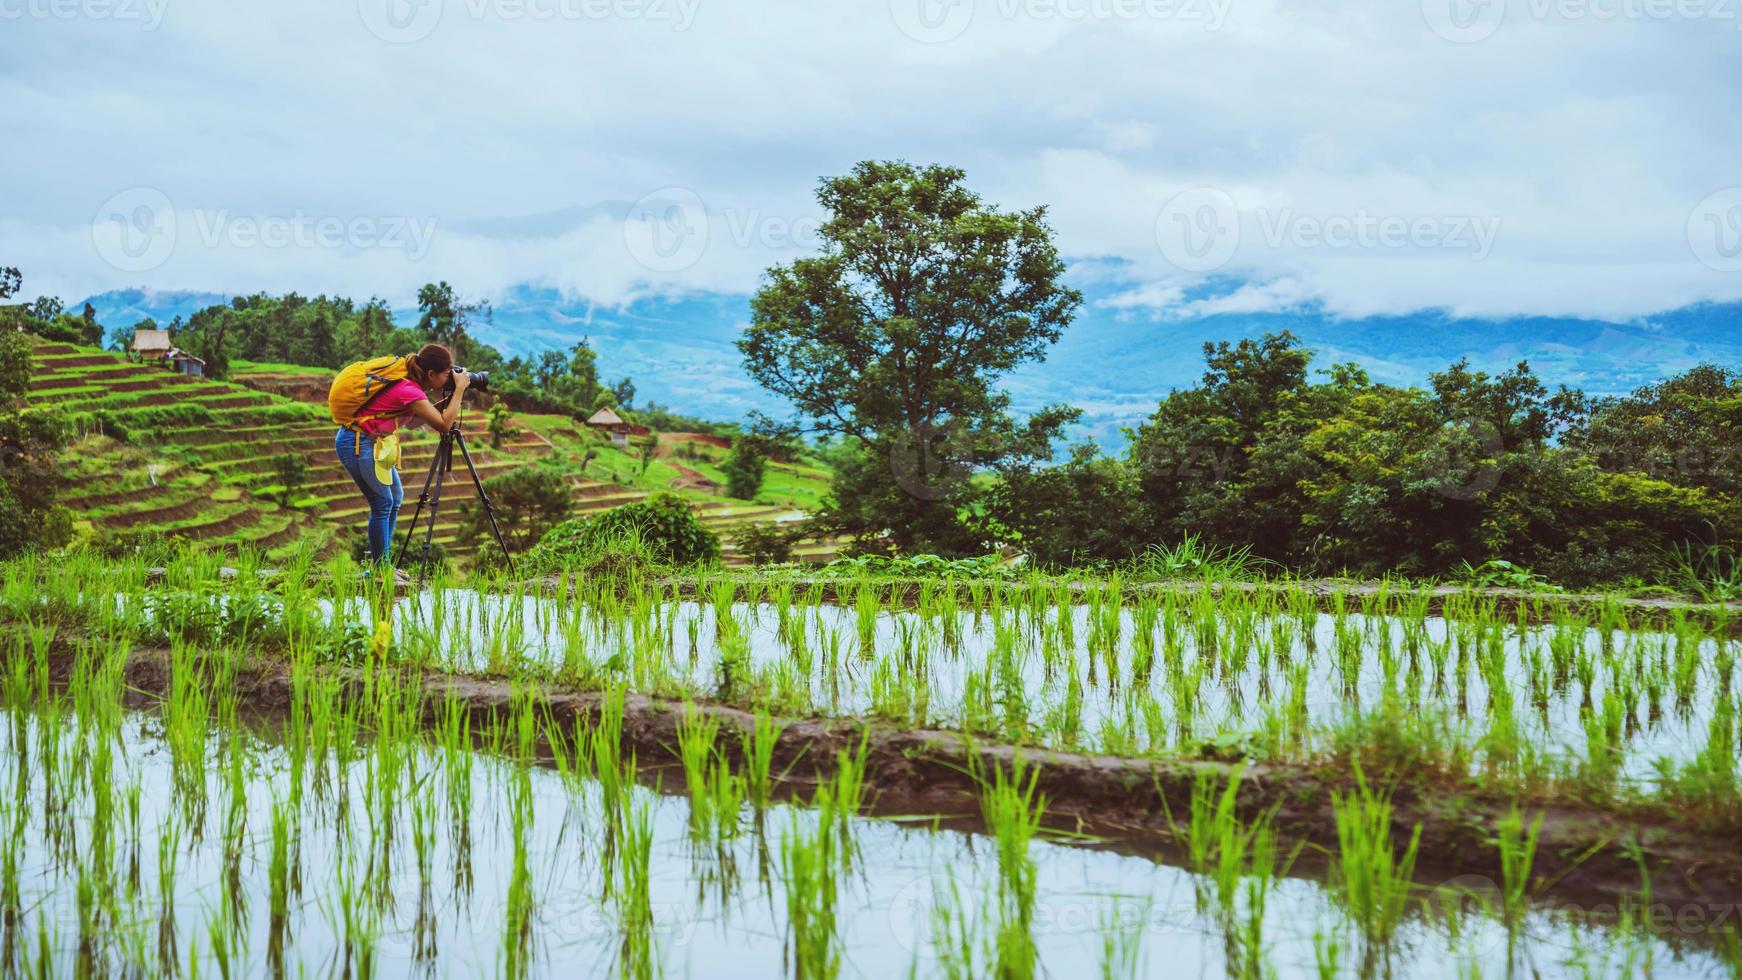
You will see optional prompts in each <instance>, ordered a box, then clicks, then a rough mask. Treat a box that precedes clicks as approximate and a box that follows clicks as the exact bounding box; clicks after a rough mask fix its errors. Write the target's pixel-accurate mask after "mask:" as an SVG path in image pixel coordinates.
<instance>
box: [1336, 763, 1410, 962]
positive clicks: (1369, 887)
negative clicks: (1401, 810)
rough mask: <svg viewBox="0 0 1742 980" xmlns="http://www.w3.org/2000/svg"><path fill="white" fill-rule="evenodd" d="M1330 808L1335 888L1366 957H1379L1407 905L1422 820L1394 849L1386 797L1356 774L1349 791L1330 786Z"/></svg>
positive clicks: (1387, 950)
mask: <svg viewBox="0 0 1742 980" xmlns="http://www.w3.org/2000/svg"><path fill="white" fill-rule="evenodd" d="M1331 809H1332V812H1333V813H1334V815H1335V818H1336V824H1337V854H1336V857H1335V859H1334V864H1333V865H1332V881H1333V883H1334V886H1335V894H1336V895H1337V897H1338V899H1339V901H1341V902H1342V904H1343V907H1344V908H1345V909H1346V910H1347V911H1348V913H1349V916H1350V918H1351V919H1352V920H1353V921H1354V923H1355V925H1356V927H1357V928H1358V929H1360V931H1361V936H1362V938H1363V940H1365V942H1366V948H1367V955H1368V958H1369V960H1370V961H1371V960H1376V959H1382V958H1383V957H1384V956H1385V955H1386V954H1387V953H1388V952H1389V948H1390V945H1391V942H1392V939H1393V937H1394V936H1395V935H1396V933H1397V927H1398V925H1399V924H1401V923H1402V921H1403V916H1404V913H1405V911H1406V910H1407V909H1408V906H1409V900H1410V889H1411V880H1412V879H1413V877H1414V875H1415V859H1416V849H1417V847H1418V846H1419V844H1420V842H1421V826H1420V825H1419V824H1418V825H1416V828H1415V830H1414V832H1413V833H1412V834H1411V835H1410V839H1409V843H1408V844H1406V845H1404V847H1403V849H1402V851H1401V852H1400V851H1398V850H1397V849H1396V848H1395V847H1394V845H1393V843H1392V839H1391V801H1390V799H1389V798H1387V797H1385V796H1382V795H1377V794H1375V793H1373V792H1372V791H1371V790H1370V789H1369V788H1368V786H1367V784H1366V781H1365V780H1362V779H1359V778H1358V779H1357V782H1356V789H1355V792H1353V793H1347V794H1345V793H1340V792H1337V791H1332V793H1331Z"/></svg>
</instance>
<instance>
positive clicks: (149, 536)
mask: <svg viewBox="0 0 1742 980" xmlns="http://www.w3.org/2000/svg"><path fill="white" fill-rule="evenodd" d="M86 546H87V547H89V548H90V549H91V550H93V551H95V552H97V553H98V554H100V555H102V556H103V557H105V558H110V559H116V560H120V559H127V558H138V559H140V560H141V561H143V562H145V563H146V564H147V565H168V564H170V563H171V562H173V561H175V560H176V559H178V558H180V557H182V555H183V554H184V553H185V552H186V551H187V550H188V549H189V548H191V547H193V542H191V541H189V540H188V539H187V538H186V537H185V536H183V535H180V534H176V533H174V532H164V531H160V530H158V529H156V528H148V527H130V528H122V529H119V530H109V529H103V530H100V531H98V532H97V534H96V536H95V537H93V538H92V539H91V540H90V541H89V542H88V544H87V545H86Z"/></svg>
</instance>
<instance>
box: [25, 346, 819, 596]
mask: <svg viewBox="0 0 1742 980" xmlns="http://www.w3.org/2000/svg"><path fill="white" fill-rule="evenodd" d="M31 367H32V375H31V382H30V389H29V400H30V402H31V403H33V404H38V405H52V406H55V407H57V408H60V409H63V410H66V411H69V412H73V413H88V414H87V416H86V421H85V423H84V424H85V425H86V426H87V427H94V431H91V432H86V433H83V434H82V435H81V436H80V438H78V439H76V440H75V442H74V444H73V445H72V446H71V447H70V448H69V451H68V452H67V453H66V454H65V457H66V460H65V462H66V473H67V476H68V485H67V487H66V488H65V492H63V494H62V495H61V500H62V502H63V503H65V504H67V505H68V506H69V507H71V508H72V509H73V511H74V513H75V516H76V523H77V526H78V528H79V530H80V532H81V533H82V534H85V535H97V534H108V535H123V536H133V537H135V538H140V537H143V538H163V539H170V538H180V539H183V540H186V541H191V542H196V543H197V544H199V545H200V546H201V547H205V548H209V549H213V550H222V551H224V552H227V553H234V552H237V551H239V550H241V549H244V548H246V549H251V550H255V551H262V552H266V553H267V554H269V555H270V556H272V557H273V558H275V559H282V558H288V557H289V556H291V555H293V554H295V553H296V552H298V551H300V550H303V549H306V548H311V547H312V548H315V549H316V550H317V551H324V552H325V553H326V554H344V553H346V552H347V551H348V550H349V544H350V543H351V542H352V541H353V540H355V539H356V538H360V537H361V535H362V529H363V526H364V525H365V524H366V523H367V521H368V504H367V502H366V501H365V500H364V499H363V497H362V495H361V494H360V493H359V492H358V491H357V487H356V485H355V484H354V483H353V482H352V480H351V478H350V477H349V476H348V475H347V474H346V473H345V472H344V471H343V470H341V469H339V468H338V467H337V465H336V464H335V463H334V458H333V426H332V424H331V422H330V421H329V419H328V417H327V411H326V408H325V396H326V387H327V385H328V384H329V383H330V380H331V377H332V374H333V372H331V371H326V370H323V369H319V368H304V367H297V366H293V365H271V364H253V363H250V362H246V361H242V362H238V363H237V364H236V365H234V367H235V372H234V378H235V379H236V382H237V383H229V382H218V381H212V380H208V379H205V378H196V377H188V376H185V375H181V374H177V373H174V372H171V371H168V370H165V369H163V368H161V367H159V366H156V365H152V364H146V363H141V362H139V361H132V360H128V359H127V358H125V357H123V356H121V355H118V354H114V353H111V352H108V351H104V350H101V349H98V348H95V347H78V346H74V345H71V344H41V345H38V346H37V347H35V348H34V349H33V351H32V364H31ZM165 413H172V414H169V415H166V414H165ZM175 413H179V414H175ZM481 414H482V413H481V412H479V413H475V414H474V415H473V416H472V418H473V420H474V422H475V424H476V427H477V430H478V431H476V432H475V433H474V435H473V448H472V457H473V461H474V462H475V464H476V465H477V469H478V475H479V477H480V479H484V480H488V479H490V478H491V477H493V476H498V475H501V474H505V473H509V472H512V471H513V470H516V469H519V468H521V467H525V466H529V465H534V464H538V463H549V464H555V465H559V466H563V467H566V468H567V469H568V470H569V471H571V472H570V482H571V483H572V488H573V489H572V497H571V516H573V517H576V518H585V517H590V516H593V515H596V514H601V513H604V512H605V511H608V510H610V509H612V508H614V507H618V506H622V505H624V504H631V503H635V502H637V501H641V500H645V499H646V498H647V497H648V495H649V492H650V491H654V490H664V489H674V490H676V491H677V492H679V493H680V494H682V495H683V496H684V499H685V500H687V501H688V502H689V504H690V506H691V507H692V508H693V509H694V510H695V512H696V516H697V518H698V519H699V520H701V522H702V524H703V525H704V526H706V527H708V528H709V529H710V530H712V531H714V532H715V533H717V534H720V535H721V536H722V538H723V539H724V541H723V548H724V551H725V556H724V557H725V561H726V563H727V564H744V563H746V561H747V559H746V557H745V556H743V555H741V554H739V553H738V549H737V545H736V544H735V542H734V540H733V538H734V533H735V532H736V530H737V529H739V528H741V527H743V526H745V525H751V524H767V523H772V522H779V521H784V520H787V519H790V518H792V517H795V516H799V515H798V514H797V513H796V512H795V510H794V507H795V506H799V505H802V506H806V507H809V506H812V505H814V503H815V501H816V500H817V499H818V498H819V497H820V496H821V494H822V492H823V489H824V488H826V487H827V484H828V474H827V473H826V472H824V471H821V470H817V469H815V468H813V467H805V466H799V465H797V464H791V463H771V464H770V465H769V476H768V478H767V479H766V480H765V481H764V483H765V486H764V492H763V493H762V494H761V495H760V499H758V500H756V501H740V500H735V499H732V498H729V497H726V496H724V495H723V492H722V491H721V490H720V488H721V487H723V486H724V483H725V478H724V476H722V475H721V474H720V473H719V471H718V467H717V466H716V465H714V462H716V461H717V459H715V458H716V457H717V458H723V456H724V453H725V451H724V450H721V449H711V450H710V452H711V453H712V456H711V457H709V460H710V461H706V462H704V461H701V460H699V459H698V460H691V462H692V463H693V464H694V466H696V467H700V468H701V470H703V471H705V474H703V473H697V471H695V470H689V471H688V472H689V473H690V474H692V475H696V476H697V477H698V478H699V477H701V476H703V475H706V476H708V477H709V480H708V481H706V482H703V483H701V484H700V485H699V488H698V486H692V485H690V484H686V483H684V482H683V479H682V477H683V475H684V474H683V472H681V471H680V468H674V466H673V465H672V460H668V459H667V458H666V456H661V458H659V459H657V460H651V461H648V462H647V463H646V464H644V463H643V461H642V460H641V459H640V458H639V454H640V447H634V448H628V449H620V448H618V447H616V446H613V445H612V444H611V442H610V440H609V438H607V437H605V436H603V435H600V434H598V433H594V432H590V431H587V430H585V429H584V428H583V427H579V426H577V425H576V424H575V422H574V420H573V419H569V418H566V417H563V416H555V415H548V416H547V415H516V416H515V421H514V423H513V431H512V432H511V433H510V434H509V435H507V436H506V437H505V438H504V439H502V440H501V441H500V444H499V445H491V443H490V440H489V438H488V436H487V435H485V434H484V433H483V431H482V430H483V421H482V419H481V418H480V417H479V416H481ZM99 418H100V419H101V422H102V424H98V422H99ZM105 428H106V429H108V430H110V434H108V435H106V434H104V433H103V431H101V430H103V429H105ZM120 432H125V434H126V436H127V438H126V439H119V438H114V437H113V435H114V434H116V433H120ZM665 435H666V439H665V440H658V443H659V444H660V445H661V446H664V445H665V443H666V442H668V441H670V442H671V444H672V445H674V446H675V445H682V444H683V442H682V440H681V437H682V436H683V435H684V434H682V433H667V434H665ZM638 438H641V437H638ZM646 438H648V439H652V438H654V437H652V436H649V437H646ZM673 440H676V441H673ZM667 448H669V447H667ZM434 449H435V439H434V438H433V437H432V436H431V435H430V434H429V433H428V432H425V431H421V430H419V431H416V432H413V433H411V434H410V435H409V436H408V438H407V441H406V450H405V459H404V462H403V464H402V466H401V468H400V469H401V474H402V478H403V480H404V482H405V484H406V488H407V496H408V498H409V499H408V500H407V503H406V510H407V513H409V511H410V509H411V506H412V505H413V504H415V503H416V501H417V497H418V494H419V492H420V491H421V490H422V488H423V484H424V480H425V478H426V477H427V475H428V472H429V467H430V464H431V462H432V456H433V453H434ZM661 452H665V449H662V450H661ZM286 453H294V454H296V455H299V456H301V457H302V458H303V460H304V462H305V463H306V464H307V465H308V467H309V470H308V477H307V479H306V481H305V482H304V483H303V484H302V485H301V486H300V487H298V488H297V489H296V491H295V492H294V493H293V494H290V495H289V498H290V499H288V500H285V499H284V497H285V493H284V491H285V487H284V485H283V482H282V479H281V478H280V477H279V476H278V475H276V474H277V470H276V468H275V462H276V459H277V458H278V457H280V456H283V455H285V454H286ZM667 455H669V453H668V454H667ZM582 459H586V460H587V462H586V463H585V464H584V465H583V464H581V463H580V462H579V461H580V460H582ZM672 459H675V457H672ZM442 494H443V500H444V501H445V505H444V507H443V509H442V511H441V513H440V514H439V515H438V519H437V521H436V528H435V537H434V540H435V542H436V543H438V544H440V545H441V546H442V547H443V548H444V549H445V550H446V551H447V552H449V553H450V554H453V555H455V556H458V557H460V558H461V559H462V560H468V561H469V560H470V559H471V558H472V557H473V556H474V554H475V552H476V550H477V542H476V540H475V538H474V537H473V535H471V534H470V533H468V532H467V531H465V530H464V528H465V525H466V512H467V511H468V510H469V509H471V508H472V507H474V506H476V490H475V488H474V487H473V485H472V482H471V479H470V477H469V475H468V474H467V473H466V472H465V469H464V466H463V465H462V466H461V467H460V468H459V469H458V470H457V471H456V472H454V473H450V474H449V476H448V479H447V481H446V483H445V484H444V486H443V488H442ZM836 550H837V543H836V542H835V541H834V540H833V539H831V538H823V539H816V540H807V541H804V542H802V543H800V544H799V545H798V546H797V547H796V548H795V556H796V557H798V558H800V559H802V560H806V561H812V562H826V561H828V560H829V559H830V558H832V557H834V555H835V552H836Z"/></svg>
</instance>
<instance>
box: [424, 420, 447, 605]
mask: <svg viewBox="0 0 1742 980" xmlns="http://www.w3.org/2000/svg"><path fill="white" fill-rule="evenodd" d="M430 465H431V467H432V469H431V472H432V473H433V474H434V475H435V480H434V481H433V482H434V483H435V493H434V494H433V495H431V497H430V501H429V523H427V524H425V525H424V527H423V557H422V558H421V559H420V560H419V561H418V566H417V577H418V578H420V579H421V578H428V577H429V553H430V548H431V546H432V545H434V544H435V525H436V511H437V510H439V509H440V508H441V505H442V484H444V483H447V482H448V471H449V470H451V469H453V466H454V444H453V440H452V439H451V438H450V437H449V436H445V435H444V436H442V441H441V442H440V443H439V444H438V445H437V446H436V458H435V462H433V463H431V464H430Z"/></svg>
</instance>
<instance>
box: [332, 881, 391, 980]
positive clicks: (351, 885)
mask: <svg viewBox="0 0 1742 980" xmlns="http://www.w3.org/2000/svg"><path fill="white" fill-rule="evenodd" d="M336 873H337V883H338V887H337V889H336V896H335V898H334V902H335V904H336V905H337V915H336V916H335V918H336V919H337V920H338V923H339V924H340V925H341V926H342V928H343V931H342V933H341V937H342V940H343V959H342V961H341V972H342V973H343V974H344V975H345V976H354V977H356V978H357V980H371V978H373V977H374V976H375V968H376V957H377V954H378V952H379V950H378V941H379V939H380V929H381V921H380V919H379V918H378V917H377V915H376V913H375V909H376V905H375V903H374V902H370V901H366V900H365V899H366V897H367V896H366V892H367V886H366V884H364V883H362V882H359V881H358V880H357V878H356V873H357V872H356V868H355V866H354V865H353V864H352V863H351V861H349V860H347V859H344V858H341V859H339V862H338V864H337V867H336Z"/></svg>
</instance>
